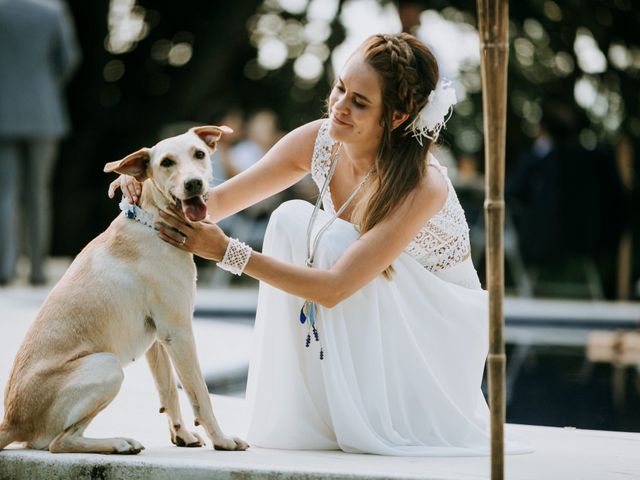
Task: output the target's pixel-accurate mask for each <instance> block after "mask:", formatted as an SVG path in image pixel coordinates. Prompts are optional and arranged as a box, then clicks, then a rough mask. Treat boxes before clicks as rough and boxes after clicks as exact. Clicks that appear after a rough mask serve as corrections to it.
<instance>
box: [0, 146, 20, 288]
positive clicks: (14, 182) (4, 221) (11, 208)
mask: <svg viewBox="0 0 640 480" xmlns="http://www.w3.org/2000/svg"><path fill="white" fill-rule="evenodd" d="M20 162H21V159H20V143H19V142H17V141H12V140H0V286H3V285H6V284H7V283H9V282H10V281H11V280H12V279H13V278H14V277H15V276H16V263H17V260H18V207H19V205H18V187H19V185H20V179H19V177H20Z"/></svg>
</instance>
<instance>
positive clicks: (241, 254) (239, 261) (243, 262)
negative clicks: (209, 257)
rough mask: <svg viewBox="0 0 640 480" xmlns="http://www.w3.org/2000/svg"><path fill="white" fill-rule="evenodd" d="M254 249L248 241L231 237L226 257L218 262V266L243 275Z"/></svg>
mask: <svg viewBox="0 0 640 480" xmlns="http://www.w3.org/2000/svg"><path fill="white" fill-rule="evenodd" d="M252 252H253V250H252V249H251V247H250V246H249V245H247V244H246V243H243V242H241V241H240V240H238V239H236V238H230V239H229V244H228V245H227V250H226V251H225V252H224V257H223V258H222V260H221V261H219V262H218V263H217V265H218V267H220V268H221V269H223V270H226V271H227V272H231V273H233V274H234V275H242V272H243V271H244V269H245V267H246V266H247V263H249V257H251V253H252Z"/></svg>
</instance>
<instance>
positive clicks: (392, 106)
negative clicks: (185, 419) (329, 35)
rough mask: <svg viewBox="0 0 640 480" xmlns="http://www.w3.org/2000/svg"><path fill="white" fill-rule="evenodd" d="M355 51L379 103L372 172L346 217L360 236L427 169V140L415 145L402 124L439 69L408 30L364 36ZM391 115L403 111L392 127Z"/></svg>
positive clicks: (412, 114) (425, 94)
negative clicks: (373, 79)
mask: <svg viewBox="0 0 640 480" xmlns="http://www.w3.org/2000/svg"><path fill="white" fill-rule="evenodd" d="M360 51H361V52H362V53H363V54H364V58H365V61H366V62H367V64H368V65H369V66H371V67H372V68H373V69H374V70H375V71H376V72H377V73H378V75H379V76H380V79H381V83H382V103H383V106H382V118H381V119H380V122H381V124H382V126H383V133H382V139H381V141H380V146H379V148H378V152H377V156H376V161H375V170H374V174H373V175H372V177H371V180H370V181H368V182H367V184H366V185H365V186H364V187H363V190H362V195H361V196H360V199H361V200H360V201H359V202H358V203H357V204H356V206H355V207H354V211H353V214H352V217H351V219H352V221H353V222H354V223H355V224H357V225H358V226H359V228H360V233H361V234H363V233H365V232H367V231H368V230H371V229H372V228H373V227H374V226H375V225H376V224H377V223H378V222H380V221H381V220H382V219H384V218H385V217H386V216H387V215H389V214H390V213H391V212H392V211H393V210H394V209H395V208H396V207H397V206H398V205H400V203H401V202H402V201H403V200H404V199H405V198H406V196H407V195H408V194H409V193H410V192H411V191H412V190H413V189H414V188H416V186H417V185H419V184H420V183H421V181H422V179H423V178H424V175H425V174H426V172H427V164H426V158H427V153H428V152H429V148H430V147H431V143H432V142H431V140H429V139H428V138H423V141H422V145H420V143H418V141H417V140H416V139H415V138H413V136H412V133H411V132H410V131H408V130H407V126H408V125H409V124H411V122H412V121H413V120H414V119H415V118H416V116H417V115H418V113H419V112H420V110H421V109H422V108H423V107H424V106H425V105H426V104H427V100H428V98H429V94H430V93H431V91H433V90H434V89H435V88H436V84H437V82H438V77H439V73H438V64H437V62H436V59H435V56H434V55H433V53H432V52H431V50H429V48H428V47H427V46H426V45H424V44H423V43H422V42H421V41H419V40H418V39H417V38H415V37H414V36H412V35H409V34H407V33H399V34H395V35H374V36H372V37H369V38H368V39H367V40H365V42H364V43H363V44H362V45H361V46H360ZM396 113H401V114H408V118H407V120H405V121H404V122H403V123H402V124H401V125H399V126H398V127H396V128H393V126H392V120H393V118H394V114H396ZM391 272H392V269H391V267H389V268H387V269H386V270H385V271H384V276H385V277H386V278H390V275H391Z"/></svg>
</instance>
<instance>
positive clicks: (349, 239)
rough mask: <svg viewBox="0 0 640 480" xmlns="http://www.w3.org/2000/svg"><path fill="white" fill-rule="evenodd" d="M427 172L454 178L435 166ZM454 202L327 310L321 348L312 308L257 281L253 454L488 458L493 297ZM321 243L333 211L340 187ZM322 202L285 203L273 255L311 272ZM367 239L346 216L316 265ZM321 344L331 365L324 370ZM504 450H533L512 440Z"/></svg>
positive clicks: (317, 172) (325, 139)
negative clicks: (485, 382) (302, 315)
mask: <svg viewBox="0 0 640 480" xmlns="http://www.w3.org/2000/svg"><path fill="white" fill-rule="evenodd" d="M332 145H333V141H332V139H331V138H330V137H329V135H328V122H326V121H325V122H324V123H323V125H322V127H321V128H320V131H319V134H318V137H317V140H316V145H315V148H314V154H313V159H312V177H313V179H314V180H315V182H316V183H317V184H318V186H319V188H321V186H322V184H323V183H324V179H325V178H326V175H327V173H328V171H329V163H330V152H331V149H332ZM430 162H431V163H433V164H434V166H435V168H437V169H438V170H440V171H441V172H442V173H443V174H444V175H445V177H446V169H444V168H443V167H441V166H439V164H438V163H437V161H436V160H435V158H433V157H432V156H430ZM447 183H448V187H449V193H448V196H447V200H446V203H445V204H444V206H443V208H442V210H441V211H440V212H439V213H438V214H436V215H435V216H434V217H433V218H431V219H430V220H429V221H428V222H427V223H426V224H425V226H424V227H423V228H422V230H421V231H420V233H419V234H418V235H417V236H416V238H415V239H414V240H413V241H412V242H411V244H409V245H408V246H407V248H406V249H405V251H404V252H403V253H402V254H401V255H400V256H399V257H398V258H397V259H396V260H395V261H394V262H393V267H394V270H395V272H394V274H393V278H392V280H391V281H388V280H386V279H385V278H383V277H382V275H380V276H379V277H378V278H376V279H374V280H373V281H371V282H370V283H369V284H367V285H366V286H365V287H363V288H361V289H360V290H359V291H358V292H356V293H355V294H353V295H352V296H350V297H349V298H347V299H346V300H344V301H342V302H340V303H339V304H338V305H336V306H335V307H333V308H330V309H329V308H324V307H321V306H319V307H318V313H317V324H318V330H319V335H320V342H316V341H315V340H314V339H313V337H312V340H311V345H310V346H309V347H305V340H306V338H307V334H308V329H307V325H306V324H305V325H301V323H300V321H299V312H300V308H301V306H302V304H303V302H304V299H302V298H298V297H295V296H292V295H289V294H288V293H285V292H283V291H281V290H278V289H276V288H274V287H272V286H270V285H268V284H266V283H261V284H260V293H259V298H258V308H257V315H256V323H255V333H254V335H255V336H254V349H253V356H252V359H251V364H250V368H249V378H248V385H247V405H248V408H249V427H248V433H247V439H248V441H249V443H250V444H252V445H255V446H259V447H267V448H283V449H342V450H344V451H346V452H358V453H375V454H382V455H415V456H432V455H433V456H448V455H486V454H488V453H489V449H490V442H489V422H488V415H489V412H488V408H487V404H486V402H485V399H484V397H483V395H482V392H481V389H480V385H481V381H482V374H483V370H484V363H485V359H486V356H487V350H488V314H487V308H488V306H487V292H486V291H485V290H482V289H481V287H480V282H479V280H478V276H477V274H476V271H475V269H474V267H473V264H472V263H471V259H470V258H469V255H468V254H469V237H468V227H467V223H466V221H465V218H464V212H463V210H462V208H461V206H460V203H459V202H458V199H457V196H456V194H455V191H454V189H453V186H452V185H451V182H450V181H449V179H448V178H447ZM323 206H324V210H323V211H320V212H319V215H318V218H317V220H316V222H315V225H314V235H315V232H317V231H318V230H319V229H320V228H321V227H322V226H323V225H324V224H325V223H326V222H327V221H329V220H330V219H331V218H332V217H333V214H334V213H335V211H334V207H333V204H332V201H331V194H330V191H329V192H327V194H326V195H325V198H324V199H323ZM312 211H313V206H312V205H311V204H309V203H307V202H304V201H301V200H294V201H290V202H286V203H284V204H283V205H281V206H280V207H279V208H278V209H277V210H276V211H275V212H274V213H273V215H272V216H271V220H270V222H269V227H268V229H267V232H266V235H265V239H264V246H263V252H264V253H265V254H266V255H270V256H273V257H275V258H278V259H280V260H283V261H286V262H291V263H294V264H297V265H304V264H305V259H306V254H307V252H306V248H307V247H306V230H307V224H308V221H309V218H310V216H311V213H312ZM357 238H358V232H357V231H356V229H355V227H354V225H353V224H351V223H349V222H347V221H344V220H341V219H339V218H338V219H337V220H336V221H335V223H334V224H333V225H332V226H331V227H330V228H329V229H328V230H327V231H326V233H325V234H324V236H323V237H322V239H321V241H320V244H319V247H318V250H317V253H316V260H315V264H314V266H315V267H316V268H323V269H329V268H330V267H331V265H332V264H333V263H334V262H335V261H336V260H337V259H338V258H339V257H340V255H342V253H343V252H344V251H345V250H346V249H347V248H348V247H349V245H351V243H353V242H354V241H355V240H356V239H357ZM320 343H321V344H322V348H323V352H324V359H323V360H320V358H319V351H320ZM507 451H510V452H516V451H527V448H526V447H524V446H523V447H520V446H518V445H516V444H514V443H513V442H512V443H511V444H509V445H508V448H507Z"/></svg>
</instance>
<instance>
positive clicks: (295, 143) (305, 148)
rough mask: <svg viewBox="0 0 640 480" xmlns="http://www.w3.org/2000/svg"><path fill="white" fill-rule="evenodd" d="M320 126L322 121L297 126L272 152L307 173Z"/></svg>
mask: <svg viewBox="0 0 640 480" xmlns="http://www.w3.org/2000/svg"><path fill="white" fill-rule="evenodd" d="M321 125H322V119H320V120H314V121H312V122H309V123H305V124H304V125H301V126H299V127H298V128H296V129H294V130H292V131H290V132H289V133H287V134H286V135H285V136H284V137H282V138H281V139H280V141H279V142H278V143H277V144H276V145H275V146H274V147H273V149H272V151H273V152H274V153H275V154H277V155H278V156H280V157H282V158H286V159H288V161H290V162H293V163H294V164H296V165H298V167H299V168H303V169H305V170H306V171H308V170H309V168H310V165H311V157H312V155H313V148H314V146H315V142H316V137H317V136H318V131H319V130H320V126H321Z"/></svg>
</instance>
